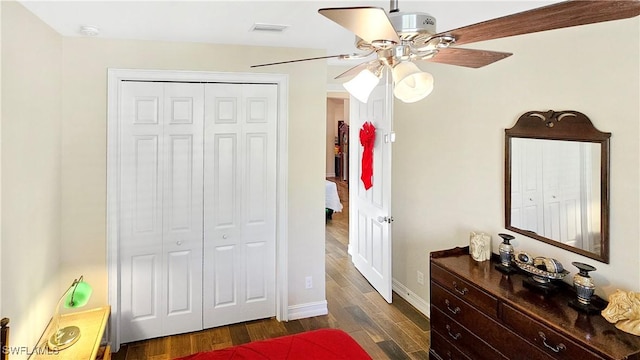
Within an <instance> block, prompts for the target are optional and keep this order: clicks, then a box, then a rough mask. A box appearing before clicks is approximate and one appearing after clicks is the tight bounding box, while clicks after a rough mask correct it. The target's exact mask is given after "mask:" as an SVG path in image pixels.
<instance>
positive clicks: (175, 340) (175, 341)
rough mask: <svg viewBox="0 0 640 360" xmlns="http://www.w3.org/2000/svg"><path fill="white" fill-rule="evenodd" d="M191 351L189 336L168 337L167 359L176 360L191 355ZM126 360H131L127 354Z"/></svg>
mask: <svg viewBox="0 0 640 360" xmlns="http://www.w3.org/2000/svg"><path fill="white" fill-rule="evenodd" d="M193 353H194V351H193V350H192V349H191V334H181V335H174V336H169V357H170V358H172V359H173V358H177V357H181V356H187V355H190V354H193ZM127 360H133V359H132V358H129V355H128V354H127Z"/></svg>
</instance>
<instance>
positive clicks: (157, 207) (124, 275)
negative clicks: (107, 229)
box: [119, 82, 165, 342]
mask: <svg viewBox="0 0 640 360" xmlns="http://www.w3.org/2000/svg"><path fill="white" fill-rule="evenodd" d="M163 96H164V89H163V86H162V84H156V83H140V82H126V83H123V84H122V95H121V99H122V100H121V113H120V146H121V150H122V152H121V158H120V163H121V168H120V174H121V175H120V176H121V178H120V219H121V221H120V224H121V228H120V234H119V237H120V263H121V265H120V272H121V276H120V284H121V297H120V299H121V300H120V302H121V304H120V306H121V320H122V324H123V325H122V326H121V330H122V331H121V335H122V339H123V341H125V342H126V341H134V340H140V339H145V338H150V337H157V336H161V335H162V325H163V313H164V311H163V308H164V300H165V296H163V286H162V282H163V280H162V277H163V271H162V266H163V265H162V262H163V260H162V258H163V255H162V254H163V249H162V233H163V226H162V203H163V192H162V189H163V186H164V178H163V176H162V174H163V171H164V161H163V160H164V153H163V151H162V149H163V141H164V139H163V136H162V134H163V130H162V118H163V111H164V108H163V107H162V101H163Z"/></svg>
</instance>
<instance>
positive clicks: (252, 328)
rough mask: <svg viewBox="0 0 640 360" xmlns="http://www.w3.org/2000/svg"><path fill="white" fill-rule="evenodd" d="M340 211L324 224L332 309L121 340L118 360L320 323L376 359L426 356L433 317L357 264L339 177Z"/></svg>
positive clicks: (160, 357) (173, 353)
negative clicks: (378, 287)
mask: <svg viewBox="0 0 640 360" xmlns="http://www.w3.org/2000/svg"><path fill="white" fill-rule="evenodd" d="M338 193H339V194H340V199H341V200H342V202H343V205H344V209H343V212H342V213H334V215H333V219H332V220H329V221H328V222H327V225H326V247H325V269H326V274H325V280H326V283H325V294H326V299H327V307H328V309H329V314H328V315H325V316H316V317H312V318H307V319H300V320H291V321H288V322H279V321H277V320H275V319H274V318H270V319H263V320H256V321H250V322H245V323H240V324H234V325H228V326H221V327H217V328H212V329H206V330H203V331H200V332H194V333H189V334H181V335H174V336H169V337H165V338H159V339H151V340H147V341H140V342H134V343H131V344H123V345H122V346H121V348H120V351H119V352H118V353H115V354H113V355H112V358H113V359H114V360H138V359H144V360H168V359H175V358H177V357H182V356H187V355H190V354H193V353H195V352H198V351H207V350H213V349H222V348H227V347H230V346H233V345H240V344H244V343H248V342H250V341H255V340H260V339H268V338H274V337H278V336H283V335H289V334H297V333H301V332H304V331H309V330H316V329H321V328H337V329H341V330H344V331H346V332H347V333H349V334H350V335H351V336H352V337H353V338H354V339H355V340H356V342H358V344H360V346H362V347H363V348H364V349H365V351H367V353H369V355H370V356H371V357H372V358H373V359H376V360H386V359H417V360H423V359H428V352H429V336H430V333H429V319H428V318H427V317H426V316H424V315H423V314H422V313H420V312H419V311H417V310H416V309H415V308H413V307H412V306H411V305H410V304H409V303H407V302H406V301H405V300H404V299H402V298H400V297H399V296H398V295H397V294H395V293H394V294H393V303H392V304H388V303H387V302H386V301H385V300H384V299H383V298H382V297H381V296H380V294H378V293H377V292H375V290H374V289H373V287H372V286H371V284H369V282H368V281H367V280H366V279H365V278H364V277H362V275H361V274H360V273H359V272H358V270H357V269H355V267H354V266H353V263H352V261H351V257H350V256H349V254H348V253H347V245H348V243H349V202H348V187H347V185H346V183H345V182H342V181H341V182H338Z"/></svg>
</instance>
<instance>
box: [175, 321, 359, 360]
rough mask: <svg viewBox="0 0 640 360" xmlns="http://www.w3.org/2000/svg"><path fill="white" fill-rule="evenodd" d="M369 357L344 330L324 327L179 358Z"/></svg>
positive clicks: (322, 359)
mask: <svg viewBox="0 0 640 360" xmlns="http://www.w3.org/2000/svg"><path fill="white" fill-rule="evenodd" d="M223 359H224V360H228V359H234V360H239V359H269V360H293V359H304V360H309V359H311V360H313V359H315V360H328V359H345V360H347V359H348V360H360V359H367V360H370V359H371V357H370V356H369V354H367V352H366V351H364V349H363V348H362V347H360V345H358V343H357V342H356V341H355V340H354V339H353V338H352V337H351V336H349V334H347V333H346V332H344V331H342V330H336V329H321V330H315V331H308V332H304V333H300V334H295V335H289V336H283V337H278V338H274V339H269V340H262V341H254V342H250V343H247V344H243V345H238V346H234V347H230V348H226V349H221V350H214V351H207V352H201V353H197V354H193V355H189V356H186V357H183V358H180V359H179V360H223Z"/></svg>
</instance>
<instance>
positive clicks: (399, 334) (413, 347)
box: [372, 313, 421, 353]
mask: <svg viewBox="0 0 640 360" xmlns="http://www.w3.org/2000/svg"><path fill="white" fill-rule="evenodd" d="M372 319H373V321H374V322H375V323H376V324H378V326H380V328H382V329H384V331H385V332H386V333H387V334H389V336H390V337H391V338H392V339H393V340H394V341H395V342H396V344H398V346H400V347H401V348H402V350H403V351H404V352H406V353H410V352H414V351H418V350H420V349H421V347H420V344H418V343H417V342H416V341H414V340H413V339H412V338H411V337H410V336H407V333H405V332H404V331H403V330H402V327H401V325H400V324H396V323H395V322H393V320H391V319H390V318H389V317H388V316H387V315H385V314H383V313H379V314H376V315H375V316H373V317H372Z"/></svg>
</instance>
